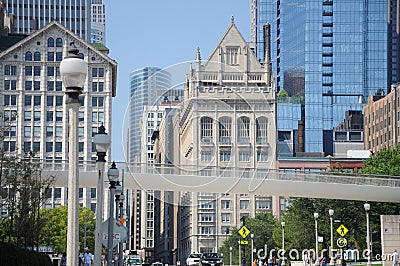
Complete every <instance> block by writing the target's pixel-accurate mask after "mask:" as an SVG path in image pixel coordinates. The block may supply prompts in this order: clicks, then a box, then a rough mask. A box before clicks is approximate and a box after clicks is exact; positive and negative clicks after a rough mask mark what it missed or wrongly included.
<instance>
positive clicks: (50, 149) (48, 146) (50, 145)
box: [46, 142, 53, 152]
mask: <svg viewBox="0 0 400 266" xmlns="http://www.w3.org/2000/svg"><path fill="white" fill-rule="evenodd" d="M46 152H53V142H46Z"/></svg>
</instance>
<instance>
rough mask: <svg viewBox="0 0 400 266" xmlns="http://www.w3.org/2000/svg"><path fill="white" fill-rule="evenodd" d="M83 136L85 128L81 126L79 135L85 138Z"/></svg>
mask: <svg viewBox="0 0 400 266" xmlns="http://www.w3.org/2000/svg"><path fill="white" fill-rule="evenodd" d="M83 136H84V128H83V127H79V128H78V137H80V138H83Z"/></svg>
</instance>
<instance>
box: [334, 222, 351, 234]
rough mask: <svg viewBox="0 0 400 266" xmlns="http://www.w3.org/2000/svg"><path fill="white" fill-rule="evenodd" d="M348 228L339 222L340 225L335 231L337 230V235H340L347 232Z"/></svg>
mask: <svg viewBox="0 0 400 266" xmlns="http://www.w3.org/2000/svg"><path fill="white" fill-rule="evenodd" d="M348 231H349V230H348V229H347V228H346V226H344V225H343V224H341V225H340V226H339V228H338V229H336V232H338V233H339V235H340V236H342V237H343V236H345V235H346V234H347V232H348Z"/></svg>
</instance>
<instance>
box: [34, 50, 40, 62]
mask: <svg viewBox="0 0 400 266" xmlns="http://www.w3.org/2000/svg"><path fill="white" fill-rule="evenodd" d="M33 60H34V61H40V60H41V56H40V53H39V52H35V53H34V54H33Z"/></svg>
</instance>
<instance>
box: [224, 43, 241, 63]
mask: <svg viewBox="0 0 400 266" xmlns="http://www.w3.org/2000/svg"><path fill="white" fill-rule="evenodd" d="M238 53H239V47H227V48H226V63H227V64H228V65H237V64H238Z"/></svg>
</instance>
